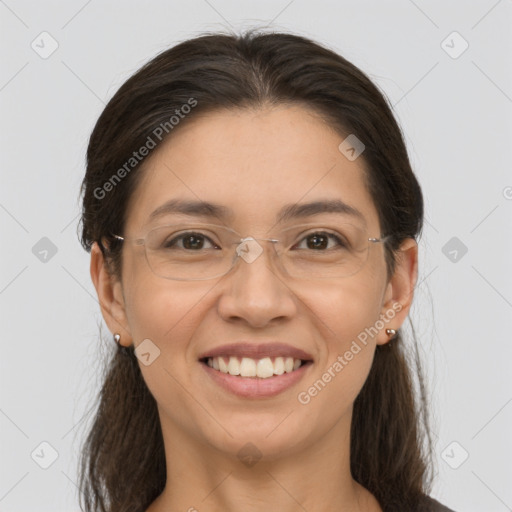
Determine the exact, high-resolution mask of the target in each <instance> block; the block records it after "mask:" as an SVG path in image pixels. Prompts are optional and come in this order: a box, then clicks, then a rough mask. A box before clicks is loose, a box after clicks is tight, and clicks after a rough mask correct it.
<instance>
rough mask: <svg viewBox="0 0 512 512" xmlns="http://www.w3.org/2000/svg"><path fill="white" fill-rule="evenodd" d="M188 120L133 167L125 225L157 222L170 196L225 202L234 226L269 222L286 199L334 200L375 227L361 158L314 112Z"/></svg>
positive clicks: (284, 109) (281, 110)
mask: <svg viewBox="0 0 512 512" xmlns="http://www.w3.org/2000/svg"><path fill="white" fill-rule="evenodd" d="M188 121H189V122H187V123H185V124H184V125H182V126H180V127H179V129H177V130H176V132H173V133H172V134H171V136H170V137H169V138H168V139H166V140H165V141H164V142H162V143H161V145H160V146H158V147H157V149H155V150H154V152H153V153H152V154H151V155H150V156H149V157H148V158H147V160H146V161H145V162H144V163H143V166H142V167H140V168H139V169H138V172H142V173H143V175H142V177H141V180H140V182H139V184H138V186H137V189H136V190H135V192H134V194H133V197H132V198H131V201H130V204H129V205H128V215H127V225H126V228H127V231H128V230H129V231H132V232H137V231H139V230H141V229H144V227H146V226H150V225H153V224H155V223H160V224H161V223H162V222H163V221H164V220H165V215H161V216H160V217H152V213H154V211H155V210H156V209H158V208H159V207H161V206H162V205H164V204H165V203H167V202H169V201H173V200H174V201H175V202H176V200H185V201H204V202H209V203H214V204H217V205H221V206H225V208H224V209H223V210H224V211H223V212H222V213H223V214H225V221H226V222H229V224H230V225H231V226H232V227H233V228H234V229H243V228H244V225H246V224H250V225H251V226H253V227H255V228H256V229H257V228H259V227H261V228H262V229H263V228H265V227H267V228H268V227H270V226H272V225H274V224H275V223H276V220H277V216H278V215H279V214H281V216H282V214H283V205H288V206H290V205H297V204H302V203H311V202H315V201H331V202H333V201H337V202H338V203H344V204H346V205H348V206H349V207H352V208H353V209H356V210H358V211H359V212H360V213H361V214H362V219H360V221H361V222H363V224H366V226H367V227H368V229H371V230H376V229H378V225H379V223H378V216H377V212H376V209H375V207H374V204H373V201H372V199H371V196H370V194H369V192H368V190H367V187H366V185H365V172H366V171H365V167H364V161H363V159H362V158H361V157H360V158H357V159H356V160H354V161H350V160H348V159H347V158H346V157H345V156H344V155H343V154H342V153H341V152H340V151H339V149H338V146H339V144H340V143H341V142H342V141H343V139H344V136H342V135H341V134H339V133H337V132H336V131H334V130H333V129H332V128H330V127H329V126H328V125H327V124H326V123H325V121H323V120H322V119H321V118H320V117H319V116H317V115H316V114H315V113H314V112H312V111H310V110H307V109H306V108H304V107H300V106H297V105H280V106H278V107H272V108H270V107H268V108H261V109H236V110H220V111H215V112H210V113H207V114H195V117H194V119H190V120H188ZM317 210H318V209H317ZM317 210H316V212H315V214H314V215H315V216H316V217H318V215H319V213H318V211H317ZM310 211H313V210H310Z"/></svg>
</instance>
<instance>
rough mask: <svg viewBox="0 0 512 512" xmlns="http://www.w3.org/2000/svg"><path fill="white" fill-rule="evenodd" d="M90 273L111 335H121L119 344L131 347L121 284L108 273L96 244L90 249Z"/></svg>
mask: <svg viewBox="0 0 512 512" xmlns="http://www.w3.org/2000/svg"><path fill="white" fill-rule="evenodd" d="M90 271H91V279H92V282H93V283H94V287H95V288H96V293H97V295H98V301H99V303H100V308H101V314H102V315H103V319H104V320H105V323H106V324H107V326H108V328H109V330H110V332H112V334H114V333H118V334H120V335H121V340H120V343H121V344H122V345H124V346H129V345H131V343H132V336H131V333H130V328H129V325H128V322H127V318H126V310H125V303H124V296H123V289H122V284H121V282H120V281H119V280H118V279H117V278H115V277H114V276H113V275H111V274H110V272H109V271H108V268H107V264H106V261H105V258H104V257H103V253H102V251H101V249H100V247H99V245H98V244H97V242H94V244H93V245H92V247H91V267H90Z"/></svg>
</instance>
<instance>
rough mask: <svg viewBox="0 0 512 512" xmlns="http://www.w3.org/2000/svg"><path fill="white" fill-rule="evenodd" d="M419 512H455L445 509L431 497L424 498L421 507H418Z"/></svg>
mask: <svg viewBox="0 0 512 512" xmlns="http://www.w3.org/2000/svg"><path fill="white" fill-rule="evenodd" d="M418 512H455V511H454V510H452V509H451V508H448V507H445V506H444V505H442V504H441V503H439V502H438V501H436V500H435V499H434V498H431V497H430V496H424V497H423V499H422V501H421V503H420V506H419V507H418Z"/></svg>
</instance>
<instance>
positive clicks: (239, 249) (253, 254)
mask: <svg viewBox="0 0 512 512" xmlns="http://www.w3.org/2000/svg"><path fill="white" fill-rule="evenodd" d="M260 242H268V243H269V244H272V247H273V248H274V252H273V253H271V254H275V255H277V257H279V251H277V250H276V248H277V244H278V243H279V242H280V240H279V239H277V238H265V237H253V236H247V237H244V238H240V239H238V240H237V241H236V242H234V244H233V249H234V253H233V259H232V265H231V267H233V266H234V265H235V264H236V262H237V261H238V260H239V259H243V260H244V261H245V262H246V263H253V262H254V261H256V260H257V259H258V258H259V257H260V256H261V255H262V254H263V252H265V244H261V243H260ZM267 246H268V244H267ZM269 249H270V248H269Z"/></svg>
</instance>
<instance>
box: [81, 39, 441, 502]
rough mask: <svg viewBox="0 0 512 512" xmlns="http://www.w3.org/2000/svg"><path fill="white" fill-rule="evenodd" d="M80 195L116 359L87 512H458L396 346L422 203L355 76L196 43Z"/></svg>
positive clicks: (133, 103) (386, 117)
mask: <svg viewBox="0 0 512 512" xmlns="http://www.w3.org/2000/svg"><path fill="white" fill-rule="evenodd" d="M82 190H83V194H84V197H83V216H82V229H83V231H82V244H83V246H84V247H85V248H86V250H90V251H91V276H92V280H93V282H94V285H95V288H96V291H97V294H98V299H99V302H100V306H101V311H102V314H103V317H104V319H105V322H106V323H107V325H108V327H109V329H110V331H111V332H112V334H113V337H114V340H115V341H116V343H117V344H118V349H117V353H116V354H115V355H114V356H113V358H112V360H111V362H110V365H109V367H108V370H107V373H106V376H105V382H104V385H103V388H102V390H101V396H100V403H99V407H98V411H97V413H96V417H95V419H94V423H93V425H92V429H91V431H90V433H89V435H88V438H87V441H86V445H85V447H84V451H83V454H82V461H81V491H82V494H81V497H82V499H83V509H84V510H86V511H93V510H94V511H107V510H108V511H111V512H114V511H116V512H117V511H119V512H120V511H123V512H124V511H138V512H139V511H140V512H144V511H145V512H163V511H186V510H188V511H195V510H197V511H200V512H203V511H220V510H222V511H224V512H228V511H234V510H243V511H254V512H256V511H263V510H278V511H281V512H283V511H284V512H288V511H290V512H291V511H295V510H306V511H308V512H324V511H332V510H344V511H369V512H374V511H407V512H410V511H420V510H421V511H427V510H431V511H434V510H448V509H447V508H445V507H443V506H442V505H440V504H439V503H438V502H436V501H435V500H432V499H430V498H428V492H429V489H430V481H431V469H432V468H431V454H430V451H429V449H425V447H430V446H431V443H430V436H429V432H428V428H427V426H426V425H427V415H426V406H425V402H426V399H425V396H424V394H423V393H421V394H420V400H416V399H415V393H414V385H413V379H412V377H411V375H412V374H411V370H410V367H409V364H410V361H411V359H412V358H410V357H409V354H408V353H407V351H406V350H405V348H404V346H403V341H402V337H401V334H400V331H399V329H400V327H401V326H402V324H403V322H404V321H405V319H406V317H407V314H408V312H409V309H410V306H411V302H412V299H413V295H414V293H413V292H414V287H415V284H416V280H417V258H418V256H417V254H418V247H417V242H416V240H417V238H418V237H419V235H420V232H421V227H422V220H423V199H422V193H421V189H420V186H419V184H418V182H417V180H416V178H415V176H414V174H413V172H412V170H411V166H410V163H409V160H408V156H407V152H406V148H405V145H404V141H403V139H402V136H401V133H400V129H399V127H398V126H397V123H396V121H395V119H394V117H393V115H392V113H391V110H390V108H389V106H388V104H387V103H386V100H385V99H384V97H383V95H382V94H381V93H380V92H379V91H378V89H377V88H376V87H375V86H374V85H373V84H372V82H371V81H370V80H369V79H368V78H367V77H366V75H364V74H363V73H362V72H361V71H360V70H359V69H358V68H356V67H355V66H354V65H352V64H351V63H349V62H347V61H346V60H345V59H344V58H343V57H341V56H339V55H337V54H336V53H334V52H332V51H330V50H329V49H326V48H324V47H322V46H319V45H318V44H316V43H314V42H312V41H310V40H308V39H306V38H303V37H298V36H295V35H290V34H261V33H260V34H258V33H254V32H251V33H248V34H245V35H243V36H238V37H237V36H231V35H220V34H214V35H205V36H201V37H198V38H195V39H192V40H189V41H185V42H183V43H181V44H179V45H177V46H176V47H174V48H171V49H169V50H167V51H165V52H163V53H161V54H160V55H158V56H157V57H156V58H154V59H153V60H152V61H150V62H149V63H148V64H146V65H145V66H143V67H142V68H141V69H140V70H139V71H138V72H137V73H136V74H135V75H134V76H132V77H131V78H130V79H129V80H128V81H127V82H126V83H125V84H124V85H123V86H122V87H121V88H120V90H119V91H118V92H117V93H116V94H115V96H114V97H113V98H112V99H111V101H110V102H109V104H108V105H107V107H106V108H105V110H104V112H103V113H102V114H101V116H100V118H99V120H98V122H97V124H96V126H95V128H94V131H93V133H92V136H91V139H90V143H89V147H88V151H87V172H86V176H85V179H84V182H83V185H82ZM416 370H417V371H419V370H420V369H419V368H416ZM419 383H420V386H419V388H420V390H423V385H422V384H423V382H422V379H421V372H420V373H419Z"/></svg>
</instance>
